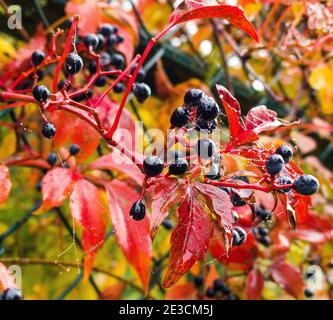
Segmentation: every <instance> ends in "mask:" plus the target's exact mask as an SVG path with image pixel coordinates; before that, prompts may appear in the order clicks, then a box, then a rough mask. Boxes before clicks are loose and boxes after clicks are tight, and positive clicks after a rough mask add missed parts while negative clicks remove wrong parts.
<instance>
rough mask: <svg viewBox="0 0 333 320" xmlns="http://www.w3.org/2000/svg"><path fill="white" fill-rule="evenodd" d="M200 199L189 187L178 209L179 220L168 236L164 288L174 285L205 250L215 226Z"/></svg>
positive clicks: (194, 190)
mask: <svg viewBox="0 0 333 320" xmlns="http://www.w3.org/2000/svg"><path fill="white" fill-rule="evenodd" d="M199 198H200V195H199V193H198V192H197V191H196V189H194V188H193V189H191V188H190V187H188V189H187V192H186V195H185V199H184V201H183V203H182V204H181V205H180V207H179V208H178V223H177V225H176V227H175V229H174V230H173V232H172V235H171V249H170V261H169V265H168V268H167V271H166V274H165V277H164V281H163V287H165V288H168V287H171V286H172V285H174V284H175V283H176V282H177V281H178V280H179V279H180V278H181V277H182V276H183V274H184V273H185V272H187V271H188V270H189V269H190V268H191V267H192V266H193V264H194V263H195V262H197V261H198V260H200V259H201V258H202V257H203V255H204V254H205V252H206V251H207V248H208V244H209V240H210V238H211V236H212V234H213V230H214V229H213V224H212V223H211V221H210V220H211V219H210V216H209V215H208V214H207V212H205V209H204V206H203V205H202V204H201V203H200V199H199Z"/></svg>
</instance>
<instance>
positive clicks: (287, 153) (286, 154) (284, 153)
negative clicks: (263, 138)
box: [275, 144, 293, 163]
mask: <svg viewBox="0 0 333 320" xmlns="http://www.w3.org/2000/svg"><path fill="white" fill-rule="evenodd" d="M275 153H276V154H279V155H280V156H281V157H282V158H283V160H284V163H288V162H289V161H290V160H291V158H292V157H293V150H292V149H291V147H290V146H288V145H287V144H285V145H283V146H281V147H279V148H278V149H277V150H276V151H275Z"/></svg>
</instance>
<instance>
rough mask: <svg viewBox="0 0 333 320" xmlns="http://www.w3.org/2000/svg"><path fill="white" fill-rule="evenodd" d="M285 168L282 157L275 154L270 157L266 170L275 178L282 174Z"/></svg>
mask: <svg viewBox="0 0 333 320" xmlns="http://www.w3.org/2000/svg"><path fill="white" fill-rule="evenodd" d="M283 167H284V160H283V158H282V156H280V155H279V154H273V155H271V156H269V158H268V159H267V161H266V169H267V172H268V173H269V174H270V175H272V176H275V175H276V174H278V173H280V172H281V171H282V169H283Z"/></svg>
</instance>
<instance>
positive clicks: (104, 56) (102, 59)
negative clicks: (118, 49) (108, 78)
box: [99, 52, 111, 68]
mask: <svg viewBox="0 0 333 320" xmlns="http://www.w3.org/2000/svg"><path fill="white" fill-rule="evenodd" d="M99 63H100V65H101V67H102V68H105V67H107V66H108V65H110V63H111V56H110V55H109V54H108V53H107V52H102V53H101V54H100V56H99Z"/></svg>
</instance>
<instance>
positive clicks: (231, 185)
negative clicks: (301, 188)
mask: <svg viewBox="0 0 333 320" xmlns="http://www.w3.org/2000/svg"><path fill="white" fill-rule="evenodd" d="M206 183H207V184H210V185H212V186H216V187H226V188H233V189H253V190H258V191H263V192H266V193H269V192H271V191H279V190H283V189H292V188H293V184H283V185H276V184H271V185H268V186H267V187H265V186H263V185H261V184H260V183H247V184H238V183H234V182H226V181H213V180H207V181H206Z"/></svg>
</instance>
